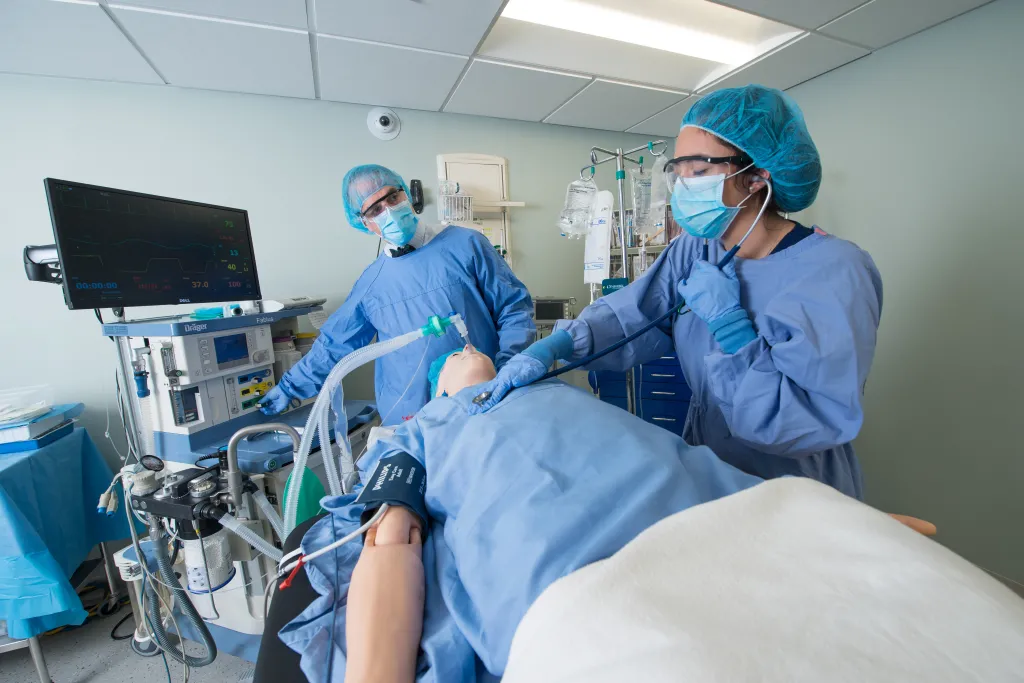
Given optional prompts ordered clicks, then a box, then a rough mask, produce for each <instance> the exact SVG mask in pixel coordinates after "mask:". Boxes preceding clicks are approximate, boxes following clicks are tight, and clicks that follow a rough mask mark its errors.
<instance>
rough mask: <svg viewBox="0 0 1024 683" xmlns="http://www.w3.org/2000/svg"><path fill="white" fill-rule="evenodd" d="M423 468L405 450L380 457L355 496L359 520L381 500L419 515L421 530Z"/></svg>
mask: <svg viewBox="0 0 1024 683" xmlns="http://www.w3.org/2000/svg"><path fill="white" fill-rule="evenodd" d="M426 490H427V470H426V469H425V468H424V467H423V464H422V463H421V462H420V461H419V460H417V459H416V458H414V457H412V456H411V455H409V454H408V453H402V452H399V453H395V454H394V455H391V456H388V457H386V458H381V460H380V461H379V462H378V463H377V467H376V468H374V470H373V474H371V475H370V477H369V479H367V480H366V485H365V486H364V487H363V490H362V492H361V493H360V494H359V496H358V497H357V498H356V503H361V504H363V505H365V507H364V508H363V514H362V522H363V524H365V523H366V521H367V520H368V519H370V517H372V516H373V513H374V511H375V510H377V508H379V507H380V506H381V505H383V504H384V503H387V504H388V505H401V506H402V507H404V508H406V509H407V510H409V511H410V512H412V513H414V514H415V515H416V516H417V517H419V518H420V525H421V528H422V529H423V532H424V533H426V530H427V504H426V499H425V495H426Z"/></svg>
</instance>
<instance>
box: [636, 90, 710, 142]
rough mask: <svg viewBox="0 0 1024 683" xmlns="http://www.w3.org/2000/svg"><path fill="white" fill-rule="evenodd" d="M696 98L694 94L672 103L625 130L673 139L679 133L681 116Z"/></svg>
mask: <svg viewBox="0 0 1024 683" xmlns="http://www.w3.org/2000/svg"><path fill="white" fill-rule="evenodd" d="M697 99H698V98H697V97H696V96H691V97H687V98H686V99H685V100H683V101H682V102H680V103H679V104H673V105H672V106H671V107H669V108H668V109H666V110H665V111H662V112H659V113H657V114H655V115H654V116H652V117H651V118H649V119H647V120H646V121H641V122H640V123H638V124H636V125H635V126H633V127H632V128H629V129H628V130H627V131H626V132H627V133H641V134H643V135H657V136H658V137H663V138H672V139H674V138H675V137H676V136H677V135H678V134H679V127H680V124H681V123H682V122H683V116H684V115H685V114H686V112H687V111H689V109H690V107H692V106H693V103H694V102H696V101H697Z"/></svg>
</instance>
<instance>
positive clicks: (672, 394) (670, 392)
mask: <svg viewBox="0 0 1024 683" xmlns="http://www.w3.org/2000/svg"><path fill="white" fill-rule="evenodd" d="M651 393H652V394H653V395H655V396H675V395H676V392H674V391H652V392H651Z"/></svg>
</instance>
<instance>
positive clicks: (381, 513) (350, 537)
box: [278, 503, 391, 590]
mask: <svg viewBox="0 0 1024 683" xmlns="http://www.w3.org/2000/svg"><path fill="white" fill-rule="evenodd" d="M390 507H391V506H389V505H388V504H387V503H384V504H383V505H381V506H380V508H379V509H378V510H377V512H376V513H374V515H373V517H371V518H370V519H369V520H368V521H367V522H366V524H363V525H362V526H361V527H359V528H358V529H356V530H355V531H353V532H352V533H350V534H349V535H348V536H345V537H344V538H342V539H341V540H340V541H335V542H334V543H330V544H328V545H325V546H324V547H323V548H320V550H317V551H314V552H312V553H309V554H308V555H302V556H300V557H299V559H298V560H296V561H295V562H293V563H291V564H290V565H288V566H287V567H285V568H283V569H279V571H278V577H281V576H282V575H284V574H290V573H292V572H294V571H295V570H296V569H298V568H299V567H301V566H302V565H304V564H306V563H308V562H309V561H310V560H315V559H316V558H318V557H320V556H321V555H323V554H324V553H328V552H330V551H332V550H334V549H335V548H340V547H341V546H343V545H345V544H346V543H348V542H349V541H351V540H353V539H355V538H358V537H359V536H361V535H363V534H364V533H365V532H366V530H367V529H369V528H370V527H372V526H373V525H374V524H376V523H377V522H379V521H380V520H381V518H382V517H384V513H386V512H387V511H388V508H390ZM288 578H289V579H291V576H289V577H288ZM288 585H290V581H288V582H287V583H286V584H285V585H283V586H281V589H282V590H283V589H284V588H287V587H288Z"/></svg>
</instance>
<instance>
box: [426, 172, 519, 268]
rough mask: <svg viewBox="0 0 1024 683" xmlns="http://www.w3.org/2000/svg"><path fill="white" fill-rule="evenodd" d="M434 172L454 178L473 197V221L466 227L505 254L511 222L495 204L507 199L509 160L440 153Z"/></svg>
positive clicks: (509, 244) (446, 177) (506, 253)
mask: <svg viewBox="0 0 1024 683" xmlns="http://www.w3.org/2000/svg"><path fill="white" fill-rule="evenodd" d="M437 171H438V177H439V178H441V179H443V180H454V181H455V182H457V183H458V184H459V192H460V193H462V194H466V195H469V196H471V197H472V198H473V222H472V224H469V225H466V226H465V227H467V228H473V229H475V230H479V231H480V232H481V233H483V235H484V236H485V237H486V238H487V240H488V241H489V242H490V243H491V244H493V245H495V246H498V247H500V248H501V249H502V253H504V254H505V255H506V256H507V255H508V253H509V252H510V251H511V248H512V245H511V239H510V235H509V233H510V230H509V227H510V226H509V223H510V221H509V218H508V213H507V211H505V210H504V208H502V207H497V206H494V203H496V202H506V201H508V161H507V160H506V159H504V158H502V157H495V156H489V155H485V154H439V155H438V156H437ZM488 204H490V206H488Z"/></svg>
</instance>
